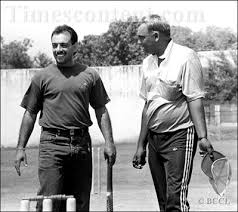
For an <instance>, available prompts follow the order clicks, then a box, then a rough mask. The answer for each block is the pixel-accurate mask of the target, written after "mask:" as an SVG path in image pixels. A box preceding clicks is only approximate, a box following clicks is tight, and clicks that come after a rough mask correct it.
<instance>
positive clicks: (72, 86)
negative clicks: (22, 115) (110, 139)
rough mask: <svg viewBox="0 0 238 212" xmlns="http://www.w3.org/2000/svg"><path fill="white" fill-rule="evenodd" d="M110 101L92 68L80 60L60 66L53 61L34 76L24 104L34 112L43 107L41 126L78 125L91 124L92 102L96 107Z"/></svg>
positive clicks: (59, 127)
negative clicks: (79, 61)
mask: <svg viewBox="0 0 238 212" xmlns="http://www.w3.org/2000/svg"><path fill="white" fill-rule="evenodd" d="M109 101H110V99H109V97H108V95H107V92H106V90H105V88H104V85H103V82H102V80H101V78H100V76H99V74H98V73H97V72H96V71H95V70H94V69H93V68H89V67H86V66H84V65H81V64H75V65H74V66H73V67H70V68H59V67H57V65H55V64H52V65H50V66H48V67H47V68H45V69H44V70H42V71H40V72H38V73H37V74H36V75H35V76H34V77H33V78H32V80H31V84H30V86H29V88H28V90H27V92H26V94H25V96H24V98H23V100H22V103H21V106H22V107H23V108H25V109H26V110H28V111H30V112H31V113H34V114H37V113H38V112H39V111H41V114H40V118H39V124H40V126H43V127H47V128H58V129H77V128H80V127H85V126H86V127H88V126H91V125H92V121H91V119H90V113H89V104H90V105H91V106H92V107H93V108H94V109H97V108H100V107H102V106H104V105H105V104H106V103H108V102H109Z"/></svg>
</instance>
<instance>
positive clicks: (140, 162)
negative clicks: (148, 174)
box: [132, 148, 146, 169]
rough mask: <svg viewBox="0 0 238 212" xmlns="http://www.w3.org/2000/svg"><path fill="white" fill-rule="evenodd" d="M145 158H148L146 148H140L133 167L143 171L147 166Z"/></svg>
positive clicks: (134, 158)
mask: <svg viewBox="0 0 238 212" xmlns="http://www.w3.org/2000/svg"><path fill="white" fill-rule="evenodd" d="M145 158H146V150H145V149H144V148H138V149H137V150H136V153H135V155H134V157H133V161H132V164H133V167H134V168H136V169H142V168H143V166H144V165H145V164H146V161H145Z"/></svg>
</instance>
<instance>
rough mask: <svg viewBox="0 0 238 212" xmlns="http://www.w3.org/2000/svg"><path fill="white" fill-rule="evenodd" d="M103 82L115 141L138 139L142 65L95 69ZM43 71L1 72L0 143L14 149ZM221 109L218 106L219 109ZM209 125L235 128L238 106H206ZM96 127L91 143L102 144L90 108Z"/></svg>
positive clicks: (35, 139) (92, 129)
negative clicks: (25, 103)
mask: <svg viewBox="0 0 238 212" xmlns="http://www.w3.org/2000/svg"><path fill="white" fill-rule="evenodd" d="M95 69H96V70H97V71H98V73H99V74H100V75H101V78H102V80H103V82H104V85H105V88H106V90H107V92H108V94H109V96H110V99H111V102H110V103H108V105H107V108H108V110H109V113H110V117H111V121H112V126H113V134H114V139H115V142H121V141H123V142H131V141H134V140H135V138H137V137H138V134H139V130H140V122H141V112H142V109H143V105H144V102H143V100H141V99H140V98H139V97H138V90H139V83H140V76H141V66H140V65H137V66H114V67H95ZM38 71H40V69H22V70H16V69H11V70H1V144H2V146H15V145H16V142H17V139H18V132H19V128H20V123H21V119H22V115H23V113H24V109H23V108H21V107H20V106H19V105H20V102H21V100H22V97H23V95H24V93H25V92H26V89H27V88H28V86H29V84H30V79H31V77H32V76H33V75H34V74H35V73H36V72H38ZM216 108H218V107H216ZM205 110H206V115H207V123H208V124H216V125H224V124H225V125H229V124H231V125H236V123H237V108H236V105H221V106H220V109H219V110H218V109H216V110H215V106H214V105H210V106H206V108H205ZM90 115H91V118H92V121H93V123H94V124H93V126H92V127H90V133H91V135H92V140H93V141H94V142H95V143H100V142H102V141H103V137H102V134H101V132H100V130H99V128H98V126H97V124H96V123H97V121H96V118H95V115H94V111H93V110H92V109H90ZM39 134H40V127H39V126H38V124H36V125H35V128H34V131H33V133H32V136H31V138H30V141H29V145H35V144H37V143H38V141H39Z"/></svg>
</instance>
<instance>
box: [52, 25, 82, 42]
mask: <svg viewBox="0 0 238 212" xmlns="http://www.w3.org/2000/svg"><path fill="white" fill-rule="evenodd" d="M62 32H69V34H70V36H71V43H72V44H75V43H76V42H78V35H77V33H76V32H75V31H74V29H73V28H72V27H70V26H68V25H65V24H64V25H60V26H57V27H56V28H55V29H54V31H53V32H52V34H51V38H52V37H53V35H55V34H60V33H62Z"/></svg>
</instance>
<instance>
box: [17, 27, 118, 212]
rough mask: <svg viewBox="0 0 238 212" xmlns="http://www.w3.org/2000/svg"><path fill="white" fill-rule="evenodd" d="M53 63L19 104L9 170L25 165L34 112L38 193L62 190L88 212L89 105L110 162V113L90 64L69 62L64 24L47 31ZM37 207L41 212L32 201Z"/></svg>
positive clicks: (70, 36)
mask: <svg viewBox="0 0 238 212" xmlns="http://www.w3.org/2000/svg"><path fill="white" fill-rule="evenodd" d="M51 42H52V48H53V54H54V57H55V60H56V64H51V65H50V66H48V67H47V68H45V69H44V70H43V71H40V72H38V73H37V74H36V75H35V76H34V77H33V78H32V80H31V84H30V86H29V88H28V90H27V92H26V94H25V96H24V98H23V100H22V102H21V106H22V107H23V108H25V109H26V111H25V113H24V115H23V119H22V123H21V128H20V134H19V140H18V144H17V151H16V159H15V168H16V170H17V173H18V175H20V174H21V172H20V164H21V162H22V161H23V162H24V163H25V164H26V153H25V147H26V145H27V142H28V139H29V137H30V135H31V133H32V130H33V127H34V124H35V121H36V116H37V113H38V112H39V111H40V117H39V125H40V126H41V127H42V131H41V136H40V145H39V169H38V174H39V181H40V189H39V191H38V195H44V196H48V195H56V194H66V195H74V197H75V198H76V210H77V211H89V202H90V190H91V183H92V155H91V138H90V135H89V133H88V127H89V126H91V125H92V121H91V119H90V114H89V105H91V107H92V108H94V110H95V114H96V118H97V121H98V125H99V128H100V129H101V132H102V134H103V136H104V139H105V148H104V155H105V158H106V159H107V160H108V162H109V163H110V165H113V164H114V163H115V160H116V148H115V145H114V141H113V136H112V128H111V122H110V117H109V114H108V111H107V108H106V106H105V105H106V104H107V103H108V102H109V101H110V99H109V97H108V95H107V92H106V90H105V88H104V85H103V83H102V80H101V78H100V76H99V74H98V73H97V72H96V71H95V70H94V69H92V68H89V67H87V66H85V65H82V64H76V63H74V60H73V56H74V53H75V52H76V51H77V34H76V32H75V31H74V30H73V29H72V28H71V27H69V26H67V25H63V26H58V27H56V29H55V30H54V31H53V33H52V35H51ZM64 204H65V203H64V202H60V201H55V202H54V206H53V208H54V210H55V211H60V210H65V208H66V207H65V205H64ZM37 210H38V211H41V210H42V203H41V202H38V204H37Z"/></svg>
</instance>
